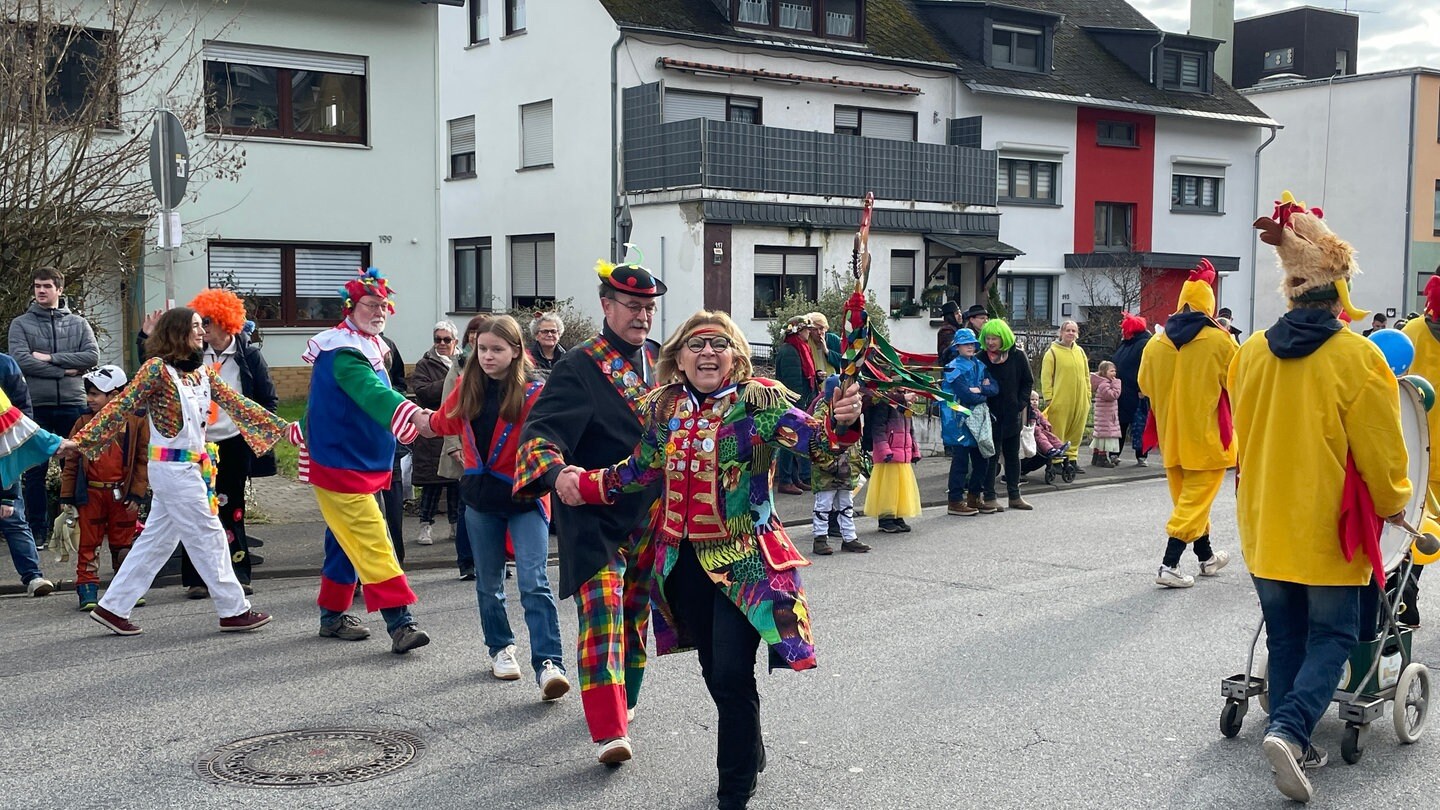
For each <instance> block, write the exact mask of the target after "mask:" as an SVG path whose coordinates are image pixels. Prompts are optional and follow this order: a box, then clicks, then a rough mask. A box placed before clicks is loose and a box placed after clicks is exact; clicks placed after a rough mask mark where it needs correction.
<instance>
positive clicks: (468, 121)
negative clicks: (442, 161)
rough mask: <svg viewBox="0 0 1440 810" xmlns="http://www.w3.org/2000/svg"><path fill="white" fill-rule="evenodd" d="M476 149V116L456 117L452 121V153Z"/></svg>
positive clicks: (459, 153) (458, 153) (460, 153)
mask: <svg viewBox="0 0 1440 810" xmlns="http://www.w3.org/2000/svg"><path fill="white" fill-rule="evenodd" d="M474 151H475V116H473V115H470V116H466V117H464V118H456V119H454V120H453V121H451V122H450V155H451V156H452V157H453V156H455V155H463V154H465V153H466V152H474Z"/></svg>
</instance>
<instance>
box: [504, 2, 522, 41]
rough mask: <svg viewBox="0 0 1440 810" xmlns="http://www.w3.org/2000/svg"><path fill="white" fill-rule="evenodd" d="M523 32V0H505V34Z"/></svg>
mask: <svg viewBox="0 0 1440 810" xmlns="http://www.w3.org/2000/svg"><path fill="white" fill-rule="evenodd" d="M523 33H525V0H505V36H507V37H508V36H511V35H513V34H523Z"/></svg>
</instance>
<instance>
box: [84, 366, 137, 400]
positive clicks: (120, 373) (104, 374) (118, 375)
mask: <svg viewBox="0 0 1440 810" xmlns="http://www.w3.org/2000/svg"><path fill="white" fill-rule="evenodd" d="M129 381H130V378H129V377H126V376H125V369H123V368H120V367H119V366H101V367H99V368H97V369H92V370H90V371H87V372H85V382H88V383H90V384H91V385H93V386H95V390H97V391H99V392H100V393H102V394H108V393H110V392H111V391H118V390H120V389H121V388H124V387H125V383H127V382H129Z"/></svg>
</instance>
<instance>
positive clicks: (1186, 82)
mask: <svg viewBox="0 0 1440 810" xmlns="http://www.w3.org/2000/svg"><path fill="white" fill-rule="evenodd" d="M1160 79H1161V82H1162V83H1163V85H1164V88H1165V89H1166V90H1186V91H1189V92H1192V93H1208V92H1210V54H1208V53H1201V52H1199V51H1173V50H1169V49H1167V50H1166V51H1165V58H1164V61H1163V62H1162V64H1161V70H1160Z"/></svg>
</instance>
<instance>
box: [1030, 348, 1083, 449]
mask: <svg viewBox="0 0 1440 810" xmlns="http://www.w3.org/2000/svg"><path fill="white" fill-rule="evenodd" d="M1040 396H1041V397H1043V398H1044V399H1045V418H1046V419H1048V420H1050V428H1051V429H1052V430H1054V431H1055V435H1056V436H1059V437H1060V441H1062V442H1069V443H1070V449H1069V450H1066V451H1065V457H1066V458H1067V459H1069V460H1070V461H1072V462H1073V461H1075V460H1076V459H1078V458H1079V457H1080V441H1081V440H1082V439H1084V438H1085V420H1086V419H1088V418H1089V417H1090V359H1089V358H1088V357H1086V356H1085V350H1084V349H1082V348H1080V345H1079V344H1075V345H1073V346H1071V347H1069V348H1068V349H1067V348H1066V347H1064V346H1061V345H1060V344H1059V342H1055V343H1052V344H1050V348H1049V349H1046V350H1045V359H1044V360H1043V361H1042V362H1041V364H1040Z"/></svg>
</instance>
